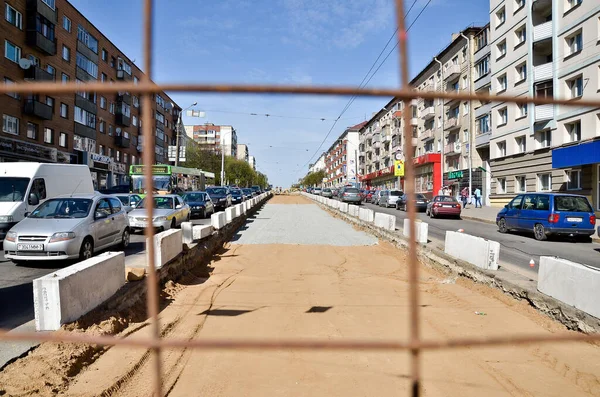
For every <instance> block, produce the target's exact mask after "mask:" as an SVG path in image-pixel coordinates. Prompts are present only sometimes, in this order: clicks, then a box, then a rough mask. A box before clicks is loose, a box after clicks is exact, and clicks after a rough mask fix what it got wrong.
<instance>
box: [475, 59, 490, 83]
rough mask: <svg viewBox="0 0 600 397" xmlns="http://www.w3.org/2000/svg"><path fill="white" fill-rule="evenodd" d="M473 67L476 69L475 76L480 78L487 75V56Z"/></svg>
mask: <svg viewBox="0 0 600 397" xmlns="http://www.w3.org/2000/svg"><path fill="white" fill-rule="evenodd" d="M475 69H476V70H477V78H481V77H483V76H485V75H487V74H488V73H489V72H490V71H489V57H485V58H483V59H482V60H481V61H479V62H478V63H477V64H476V65H475Z"/></svg>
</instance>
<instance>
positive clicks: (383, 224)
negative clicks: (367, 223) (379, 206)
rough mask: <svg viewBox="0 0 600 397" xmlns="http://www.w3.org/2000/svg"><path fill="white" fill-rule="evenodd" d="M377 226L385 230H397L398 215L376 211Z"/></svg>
mask: <svg viewBox="0 0 600 397" xmlns="http://www.w3.org/2000/svg"><path fill="white" fill-rule="evenodd" d="M375 226H377V227H380V228H382V229H385V230H391V231H394V230H396V217H395V216H394V215H389V214H384V213H381V212H376V213H375Z"/></svg>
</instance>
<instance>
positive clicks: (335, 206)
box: [331, 200, 340, 210]
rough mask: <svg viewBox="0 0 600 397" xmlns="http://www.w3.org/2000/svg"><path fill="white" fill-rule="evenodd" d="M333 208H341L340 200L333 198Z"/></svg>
mask: <svg viewBox="0 0 600 397" xmlns="http://www.w3.org/2000/svg"><path fill="white" fill-rule="evenodd" d="M331 208H334V209H336V210H337V209H338V208H340V202H339V201H337V200H331Z"/></svg>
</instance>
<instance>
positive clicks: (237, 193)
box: [230, 189, 242, 195]
mask: <svg viewBox="0 0 600 397" xmlns="http://www.w3.org/2000/svg"><path fill="white" fill-rule="evenodd" d="M230 191H231V194H235V195H241V194H242V191H241V190H240V189H231V190H230Z"/></svg>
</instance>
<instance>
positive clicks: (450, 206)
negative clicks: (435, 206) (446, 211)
mask: <svg viewBox="0 0 600 397" xmlns="http://www.w3.org/2000/svg"><path fill="white" fill-rule="evenodd" d="M444 207H449V208H452V207H454V206H453V205H444Z"/></svg>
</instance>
